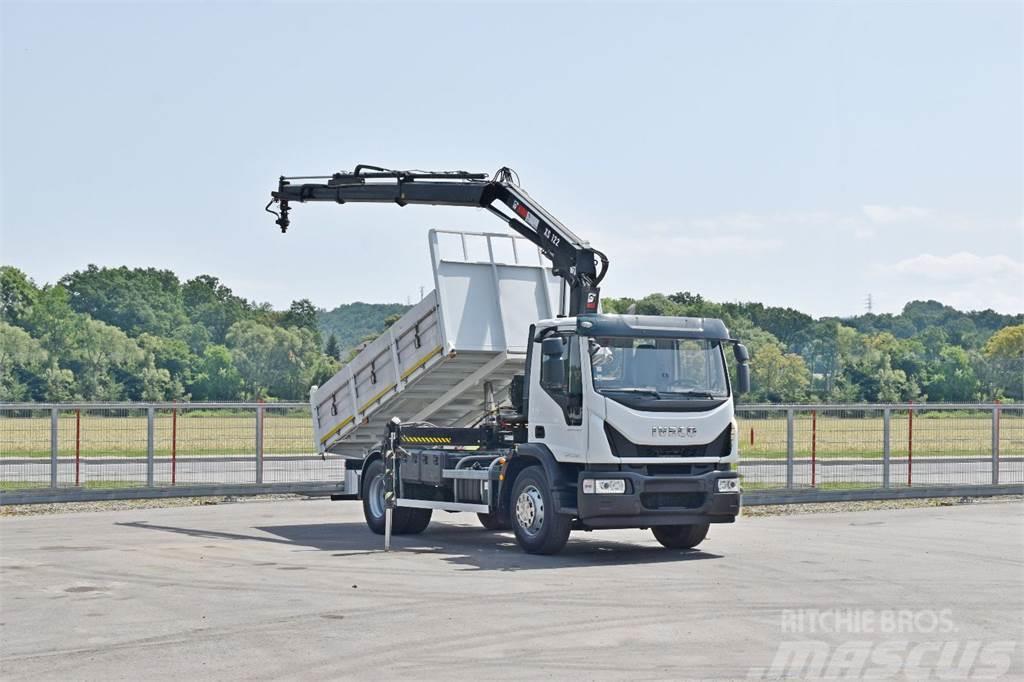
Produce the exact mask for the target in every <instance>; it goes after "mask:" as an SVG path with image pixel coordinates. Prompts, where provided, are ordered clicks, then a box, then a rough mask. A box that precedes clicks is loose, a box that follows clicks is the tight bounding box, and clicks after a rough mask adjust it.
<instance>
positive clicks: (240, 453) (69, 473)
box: [0, 403, 1024, 504]
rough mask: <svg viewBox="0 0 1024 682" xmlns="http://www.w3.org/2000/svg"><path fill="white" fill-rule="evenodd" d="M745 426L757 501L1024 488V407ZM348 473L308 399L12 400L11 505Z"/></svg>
mask: <svg viewBox="0 0 1024 682" xmlns="http://www.w3.org/2000/svg"><path fill="white" fill-rule="evenodd" d="M737 422H738V431H737V437H738V438H739V447H740V453H741V463H740V467H739V471H740V474H741V475H742V477H743V486H744V490H745V492H746V493H747V494H746V496H745V500H746V501H747V503H756V502H758V501H759V500H760V501H762V502H763V501H766V500H770V501H792V500H810V499H815V500H824V499H871V498H879V497H902V496H927V495H931V494H984V493H986V492H987V493H993V492H1017V491H1018V489H1019V490H1020V491H1021V492H1024V405H1000V404H958V405H949V404H942V405H939V404H917V405H915V404H899V405H874V404H864V405H741V406H739V407H738V408H737ZM343 472H344V466H343V464H342V460H341V459H340V458H337V457H332V456H330V455H328V456H327V457H326V458H321V456H320V455H318V454H317V453H316V448H315V445H314V443H313V432H312V425H311V422H310V417H309V406H308V405H307V404H306V403H59V404H40V403H16V404H12V403H6V404H0V504H13V503H20V502H32V501H40V502H42V501H47V502H49V501H65V500H82V499H117V498H132V497H171V496H190V495H224V494H260V493H273V492H306V493H324V492H330V491H335V490H337V489H338V484H339V483H340V482H341V480H342V479H343ZM808 493H810V494H808Z"/></svg>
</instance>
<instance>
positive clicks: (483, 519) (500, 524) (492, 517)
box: [476, 514, 512, 530]
mask: <svg viewBox="0 0 1024 682" xmlns="http://www.w3.org/2000/svg"><path fill="white" fill-rule="evenodd" d="M476 517H477V518H478V519H480V525H481V526H483V527H484V528H486V529H487V530H508V529H509V528H511V527H512V524H511V522H509V520H508V519H507V518H502V517H501V516H499V515H498V514H477V515H476Z"/></svg>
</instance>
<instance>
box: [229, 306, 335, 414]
mask: <svg viewBox="0 0 1024 682" xmlns="http://www.w3.org/2000/svg"><path fill="white" fill-rule="evenodd" d="M227 340H228V347H229V348H231V354H232V356H233V358H234V362H235V367H236V368H237V369H238V372H239V374H240V375H241V376H242V382H243V385H244V392H245V394H246V395H247V396H248V397H250V398H262V397H267V396H275V397H278V398H288V399H302V398H305V397H306V396H305V394H306V392H307V391H308V389H309V386H310V382H311V381H312V378H313V375H314V373H315V372H316V370H317V367H318V365H317V361H318V360H319V358H321V357H322V353H321V352H320V342H319V339H318V338H317V337H316V334H314V332H312V331H311V330H309V329H296V328H281V327H268V326H266V325H263V324H260V323H258V322H254V321H251V320H245V321H242V322H237V323H235V324H234V325H232V327H231V329H230V330H228V337H227Z"/></svg>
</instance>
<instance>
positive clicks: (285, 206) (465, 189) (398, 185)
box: [267, 165, 608, 314]
mask: <svg viewBox="0 0 1024 682" xmlns="http://www.w3.org/2000/svg"><path fill="white" fill-rule="evenodd" d="M513 178H514V173H513V172H512V171H511V170H509V169H508V168H502V169H500V170H499V171H498V172H497V173H496V174H495V175H494V177H493V178H492V179H488V178H487V175H486V174H483V173H467V172H465V171H445V172H425V171H393V170H388V169H385V168H379V167H377V166H368V165H358V166H356V167H355V170H354V171H352V172H351V173H347V172H346V173H335V174H334V175H331V176H299V177H285V176H282V177H281V178H280V181H279V183H278V188H277V191H274V192H271V193H270V194H271V200H270V203H268V204H267V210H268V211H270V212H271V213H274V214H275V215H276V216H277V220H276V221H275V222H276V223H277V225H278V226H279V227H280V228H281V231H282V232H285V231H287V229H288V226H289V225H290V224H291V220H290V218H289V211H290V210H291V202H296V201H297V202H300V203H303V202H307V201H326V202H334V203H338V204H346V203H349V202H368V203H395V204H398V205H399V206H406V205H407V204H429V205H435V206H467V207H474V208H486V209H487V210H488V211H490V212H491V213H493V214H494V215H496V216H497V217H499V218H500V219H501V220H503V221H505V222H506V223H507V224H508V226H509V227H510V228H511V229H513V230H514V231H516V232H518V233H519V234H521V235H522V236H524V237H526V238H527V239H529V240H530V241H531V242H533V243H534V244H536V245H537V246H538V247H539V248H540V250H541V252H542V253H544V255H545V256H546V257H547V258H549V259H550V260H551V262H552V271H553V272H554V274H556V275H558V276H559V277H561V278H562V279H563V281H564V282H565V283H566V285H567V286H568V288H569V306H570V309H571V310H572V311H573V314H582V313H594V312H597V308H598V299H599V295H600V288H599V287H598V285H599V284H600V282H601V280H602V279H604V276H605V273H606V272H607V271H608V259H607V257H605V255H604V254H603V253H601V252H600V251H598V250H597V249H594V248H592V247H591V246H590V244H588V243H587V242H586V241H584V240H582V239H580V238H579V237H578V236H576V235H575V234H574V233H573V232H572V231H571V230H570V229H569V228H567V227H566V226H565V225H563V224H562V223H561V222H559V221H558V219H556V218H555V217H554V216H552V215H551V214H550V213H548V212H547V210H545V209H544V207H542V206H541V205H540V204H538V203H537V202H536V201H534V199H533V198H531V197H530V195H528V194H527V193H526V192H525V191H524V190H523V189H522V188H521V187H519V185H518V183H517V182H515V181H514V180H513ZM309 180H316V181H318V182H307V181H309ZM274 203H277V204H279V206H280V212H279V213H278V212H276V211H272V210H270V206H271V205H272V204H274ZM598 263H600V268H599V267H598Z"/></svg>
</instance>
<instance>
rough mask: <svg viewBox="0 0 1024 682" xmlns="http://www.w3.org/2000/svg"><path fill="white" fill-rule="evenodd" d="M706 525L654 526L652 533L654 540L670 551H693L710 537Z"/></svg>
mask: <svg viewBox="0 0 1024 682" xmlns="http://www.w3.org/2000/svg"><path fill="white" fill-rule="evenodd" d="M708 525H709V524H706V523H695V524H693V525H690V526H654V527H653V528H651V532H653V533H654V538H655V539H656V540H657V541H658V542H660V543H661V544H662V545H663V546H665V547H667V548H669V549H693V548H694V547H696V546H697V545H699V544H700V543H702V542H704V538H706V537H707V536H708Z"/></svg>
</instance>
